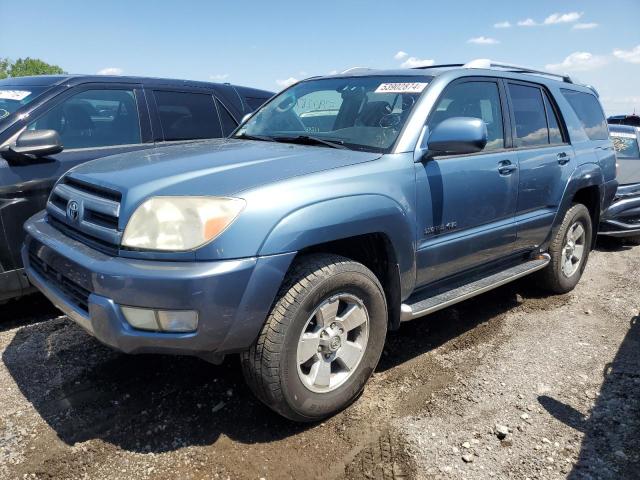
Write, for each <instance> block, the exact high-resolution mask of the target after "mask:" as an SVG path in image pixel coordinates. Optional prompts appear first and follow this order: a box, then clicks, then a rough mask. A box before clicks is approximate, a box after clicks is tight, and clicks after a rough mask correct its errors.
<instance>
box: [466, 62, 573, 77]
mask: <svg viewBox="0 0 640 480" xmlns="http://www.w3.org/2000/svg"><path fill="white" fill-rule="evenodd" d="M463 68H488V69H491V68H501V69H503V70H507V71H509V72H517V73H533V74H536V75H547V76H549V77H556V78H561V79H562V81H563V82H566V83H573V81H572V80H571V77H570V76H569V75H566V74H564V75H562V74H559V73H551V72H545V71H544V70H534V69H533V68H529V67H523V66H520V65H511V64H509V63H502V62H493V61H491V60H489V59H488V58H478V59H476V60H471V61H470V62H469V63H465V64H464V65H463Z"/></svg>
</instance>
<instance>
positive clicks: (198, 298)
mask: <svg viewBox="0 0 640 480" xmlns="http://www.w3.org/2000/svg"><path fill="white" fill-rule="evenodd" d="M25 230H26V231H27V239H26V240H25V244H24V246H23V248H22V257H23V261H24V265H25V270H26V272H27V275H28V276H29V280H30V281H31V282H32V283H33V285H35V286H36V287H37V288H38V289H39V290H40V291H42V292H43V293H44V294H45V295H46V296H47V297H48V298H49V299H50V300H51V301H52V302H53V303H54V305H56V307H58V308H59V309H60V310H62V311H63V312H64V313H65V314H66V315H67V316H68V317H69V318H71V319H72V320H73V321H75V322H76V323H77V324H78V325H80V326H81V327H82V328H84V329H85V330H86V331H87V332H89V333H90V334H91V335H93V336H94V337H96V338H97V339H98V340H100V341H101V342H103V343H105V344H107V345H109V346H111V347H113V348H115V349H118V350H121V351H123V352H127V353H172V354H187V355H196V356H202V357H211V355H212V354H224V353H229V352H233V351H239V350H242V349H244V348H247V347H248V346H249V345H250V344H251V343H252V342H253V340H254V339H255V338H256V337H257V335H258V333H259V331H260V329H261V328H262V325H263V324H264V321H265V318H266V316H267V315H268V312H269V309H270V308H271V305H272V303H273V299H274V298H275V295H276V293H277V291H278V289H279V287H280V284H281V283H282V280H283V278H284V275H285V274H286V271H287V269H288V268H289V265H290V263H291V261H292V259H293V257H294V256H295V253H285V254H281V255H272V256H265V257H252V258H242V259H237V260H225V261H215V262H172V261H147V260H137V259H128V258H121V257H111V256H108V255H105V254H103V253H101V252H99V251H97V250H94V249H92V248H90V247H88V246H87V245H85V244H83V243H81V242H78V241H76V240H73V239H71V238H69V237H67V236H65V235H64V234H63V233H61V232H60V231H59V230H57V229H55V228H54V227H52V226H51V225H49V224H48V223H47V222H46V214H45V213H44V212H42V213H39V214H37V215H35V216H34V217H32V218H31V219H29V220H28V221H27V223H26V224H25ZM121 305H124V306H133V307H142V308H154V309H165V310H197V311H198V316H199V323H198V329H197V330H196V331H195V332H190V333H164V332H148V331H142V330H136V329H134V328H132V327H131V326H130V325H129V324H128V323H127V322H126V320H125V318H124V316H123V314H122V310H121V308H120V306H121Z"/></svg>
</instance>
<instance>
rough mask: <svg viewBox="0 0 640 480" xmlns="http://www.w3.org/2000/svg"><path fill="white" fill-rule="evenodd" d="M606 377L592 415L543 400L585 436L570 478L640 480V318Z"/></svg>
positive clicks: (639, 317)
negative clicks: (585, 414)
mask: <svg viewBox="0 0 640 480" xmlns="http://www.w3.org/2000/svg"><path fill="white" fill-rule="evenodd" d="M603 377H604V382H603V384H602V388H601V389H600V392H599V395H598V396H597V397H596V401H595V405H594V406H593V408H592V409H591V412H590V413H589V415H588V416H587V417H585V416H584V415H582V414H581V413H580V412H579V411H578V410H576V409H575V408H573V407H572V406H571V405H568V404H566V403H563V402H560V401H559V400H556V399H554V398H552V397H548V396H540V397H538V401H539V402H540V404H541V405H542V406H543V407H544V408H545V410H547V412H549V413H550V414H551V415H553V416H554V417H555V418H556V419H558V420H560V421H561V422H563V423H565V424H566V425H568V426H570V427H571V428H574V429H576V430H578V431H580V432H583V433H584V439H583V441H582V446H581V449H580V454H579V457H578V461H577V462H576V464H575V466H574V468H573V470H572V471H571V473H570V474H569V475H568V478H569V479H576V480H577V479H583V478H603V479H608V478H611V479H637V478H640V450H638V445H640V316H637V317H634V318H633V319H632V320H631V326H630V328H629V331H628V332H627V334H626V336H625V338H624V340H623V342H622V344H621V345H620V348H619V350H618V352H617V353H616V356H615V358H614V360H613V362H611V363H610V364H608V365H607V366H606V367H605V369H604V372H603Z"/></svg>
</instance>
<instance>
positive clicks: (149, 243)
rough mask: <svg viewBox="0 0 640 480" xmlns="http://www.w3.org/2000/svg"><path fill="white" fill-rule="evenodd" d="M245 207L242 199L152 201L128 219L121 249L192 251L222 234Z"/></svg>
mask: <svg viewBox="0 0 640 480" xmlns="http://www.w3.org/2000/svg"><path fill="white" fill-rule="evenodd" d="M244 206H245V201H244V200H242V199H240V198H221V197H154V198H150V199H149V200H147V201H146V202H144V203H143V204H142V205H140V206H139V207H138V208H137V209H136V211H135V212H134V213H133V215H132V216H131V218H130V219H129V223H127V227H126V228H125V229H124V236H123V237H122V246H124V247H131V248H139V249H145V250H165V251H174V252H175V251H186V250H193V249H195V248H197V247H200V246H202V245H204V244H205V243H207V242H210V241H211V240H213V239H214V238H216V237H217V236H218V235H220V234H221V233H222V232H223V231H224V230H225V229H226V228H227V227H228V226H229V225H231V223H232V222H233V221H234V220H235V219H236V217H237V216H238V215H239V214H240V212H241V211H242V209H243V208H244Z"/></svg>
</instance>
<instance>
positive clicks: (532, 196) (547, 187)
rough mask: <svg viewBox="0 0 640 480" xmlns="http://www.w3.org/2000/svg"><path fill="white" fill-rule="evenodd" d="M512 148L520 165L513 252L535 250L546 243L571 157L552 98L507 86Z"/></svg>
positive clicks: (529, 87)
mask: <svg viewBox="0 0 640 480" xmlns="http://www.w3.org/2000/svg"><path fill="white" fill-rule="evenodd" d="M505 83H506V86H507V88H506V89H507V92H508V93H509V106H510V112H511V118H512V131H513V144H514V148H515V149H516V152H517V153H516V154H517V157H518V163H519V165H520V180H519V187H518V202H517V207H516V226H517V240H516V245H515V246H516V249H525V250H528V249H533V248H536V247H538V246H539V245H540V244H541V243H542V242H543V241H544V240H545V238H546V237H547V235H548V233H549V231H550V228H551V225H552V223H553V219H554V218H555V215H556V212H557V209H558V206H559V205H560V201H561V199H562V195H563V193H564V188H565V186H566V184H567V181H568V179H569V176H570V175H571V172H573V170H574V169H575V164H576V161H575V154H574V151H573V148H572V147H571V145H570V144H569V142H568V136H567V134H566V128H565V127H564V125H563V122H562V120H561V117H560V115H559V109H558V108H557V106H556V105H555V101H554V100H553V98H552V97H551V95H550V94H549V93H548V92H547V91H546V89H544V88H543V87H542V86H540V85H537V84H533V83H527V82H516V81H511V80H509V81H506V82H505Z"/></svg>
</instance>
